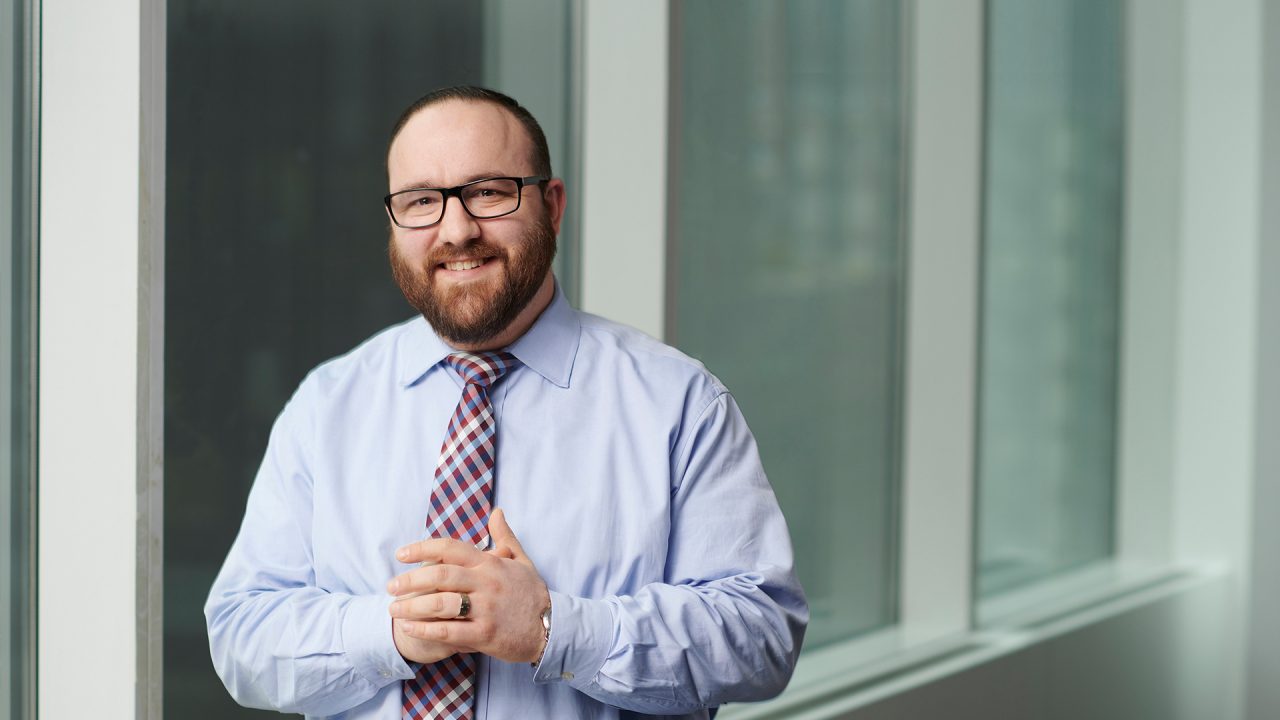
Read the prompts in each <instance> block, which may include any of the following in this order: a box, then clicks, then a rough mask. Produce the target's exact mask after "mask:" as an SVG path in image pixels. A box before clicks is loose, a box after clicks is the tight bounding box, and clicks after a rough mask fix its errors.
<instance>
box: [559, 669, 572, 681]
mask: <svg viewBox="0 0 1280 720" xmlns="http://www.w3.org/2000/svg"><path fill="white" fill-rule="evenodd" d="M560 679H561V680H572V679H573V673H571V672H568V671H565V672H562V673H560Z"/></svg>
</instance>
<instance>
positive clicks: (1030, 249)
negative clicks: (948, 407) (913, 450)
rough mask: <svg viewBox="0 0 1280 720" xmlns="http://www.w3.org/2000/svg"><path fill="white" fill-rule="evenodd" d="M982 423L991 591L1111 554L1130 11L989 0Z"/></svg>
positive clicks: (1060, 0) (983, 556)
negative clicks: (1125, 14)
mask: <svg viewBox="0 0 1280 720" xmlns="http://www.w3.org/2000/svg"><path fill="white" fill-rule="evenodd" d="M989 8H990V10H989V15H988V23H989V33H988V53H989V55H988V59H987V88H988V90H987V102H988V107H987V123H988V127H987V143H986V148H987V149H986V152H987V188H986V207H985V212H986V228H985V237H984V267H983V270H984V275H983V309H982V324H983V333H982V358H981V372H982V382H981V397H980V418H979V436H980V442H979V447H978V451H979V455H978V463H979V473H978V475H979V493H978V511H979V515H978V548H977V550H978V577H977V583H976V585H977V592H978V594H979V595H980V596H983V597H986V596H990V595H993V594H996V593H999V592H1001V591H1004V590H1009V589H1012V588H1017V587H1023V586H1025V585H1027V584H1028V583H1031V582H1033V581H1036V580H1040V579H1044V578H1047V577H1049V576H1052V575H1055V574H1058V573H1061V572H1063V571H1066V570H1070V569H1073V568H1077V567H1081V566H1083V565H1085V564H1088V563H1090V562H1091V561H1095V560H1100V559H1103V558H1106V557H1108V556H1109V555H1110V554H1111V552H1112V548H1113V542H1114V537H1113V530H1112V518H1113V514H1114V498H1113V492H1114V465H1115V430H1116V366H1117V353H1118V345H1117V332H1118V323H1119V311H1118V308H1119V301H1120V279H1119V272H1120V250H1121V201H1122V197H1121V192H1122V188H1121V181H1122V166H1121V158H1122V150H1123V136H1122V126H1123V106H1122V97H1123V96H1122V87H1121V77H1122V57H1121V55H1122V53H1121V13H1122V5H1120V4H1117V3H1113V2H1110V1H1109V0H1036V1H1034V2H1028V1H1027V0H993V2H991V3H990V5H989Z"/></svg>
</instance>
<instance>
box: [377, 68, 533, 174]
mask: <svg viewBox="0 0 1280 720" xmlns="http://www.w3.org/2000/svg"><path fill="white" fill-rule="evenodd" d="M447 100H468V101H471V102H487V103H493V104H494V105H497V106H498V107H500V108H502V109H503V110H506V111H507V112H509V113H511V115H512V116H513V117H514V118H515V119H516V120H518V121H520V125H521V126H523V127H524V130H525V132H527V133H528V134H529V140H531V141H532V142H533V173H534V174H535V175H545V176H546V177H551V151H550V150H548V149H547V136H546V135H545V134H543V132H542V126H541V125H539V124H538V121H537V120H536V119H535V118H534V117H533V114H532V113H530V112H529V111H528V110H527V109H525V107H524V106H523V105H521V104H520V103H518V102H516V101H515V99H514V98H512V97H511V96H509V95H504V94H502V93H500V92H498V91H497V90H490V89H489V88H483V87H477V86H475V85H455V86H453V87H446V88H440V89H439V90H433V91H431V92H429V93H427V94H426V95H423V96H422V97H420V98H418V99H417V100H415V101H414V102H413V104H412V105H410V106H409V107H408V108H406V109H405V111H404V112H403V113H401V114H400V119H398V120H396V124H395V126H393V127H392V128H391V139H390V140H388V141H387V154H388V155H390V154H391V145H392V144H394V143H395V141H396V138H397V137H398V136H399V135H400V131H401V130H403V129H404V126H405V125H406V124H408V122H409V120H410V118H412V117H413V116H414V115H417V114H418V111H419V110H422V109H423V108H425V107H428V106H430V105H436V104H438V103H442V102H445V101H447Z"/></svg>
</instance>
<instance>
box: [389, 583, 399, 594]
mask: <svg viewBox="0 0 1280 720" xmlns="http://www.w3.org/2000/svg"><path fill="white" fill-rule="evenodd" d="M399 589H400V581H399V580H392V581H391V582H389V583H387V592H389V593H391V594H392V595H395V594H396V591H397V590H399Z"/></svg>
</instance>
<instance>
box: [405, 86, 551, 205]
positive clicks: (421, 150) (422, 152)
mask: <svg viewBox="0 0 1280 720" xmlns="http://www.w3.org/2000/svg"><path fill="white" fill-rule="evenodd" d="M532 151H533V149H532V141H531V140H530V139H529V137H528V134H527V133H526V132H525V131H524V128H523V127H522V126H521V125H520V121H519V120H517V119H516V118H515V117H514V116H513V115H512V114H511V113H509V112H507V111H506V110H505V109H504V108H502V107H500V106H498V105H496V104H494V103H490V102H483V101H467V100H446V101H444V102H440V103H437V104H435V105H429V106H427V107H425V108H423V109H422V110H419V111H418V112H417V113H415V114H414V115H413V117H411V118H409V120H408V122H406V123H405V125H404V127H403V128H402V129H401V130H400V134H399V135H397V136H396V139H395V141H394V142H393V143H392V144H391V147H390V149H389V153H388V157H387V170H388V174H389V175H390V180H391V182H392V184H393V185H395V184H396V183H397V181H398V180H403V181H417V180H427V179H434V180H435V181H436V182H446V181H448V180H449V179H450V178H446V177H443V175H449V176H451V177H458V176H462V175H468V174H472V173H475V172H487V171H488V169H489V168H492V167H494V166H498V165H500V166H507V165H510V166H511V167H509V168H506V169H504V170H501V171H500V172H502V173H518V174H519V173H526V172H528V171H530V168H528V167H526V165H528V158H530V157H532Z"/></svg>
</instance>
